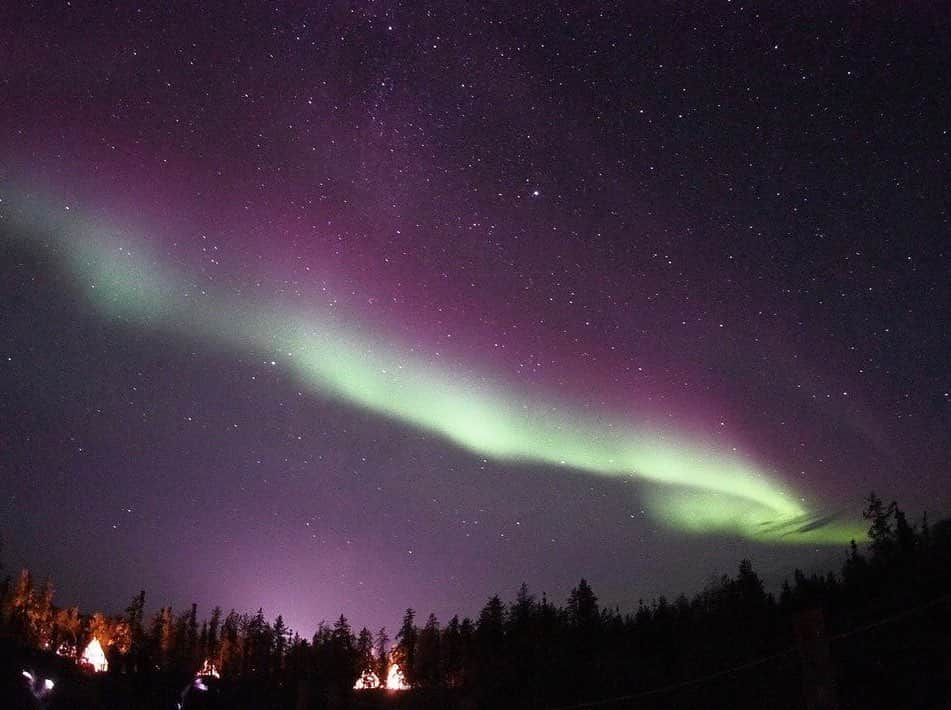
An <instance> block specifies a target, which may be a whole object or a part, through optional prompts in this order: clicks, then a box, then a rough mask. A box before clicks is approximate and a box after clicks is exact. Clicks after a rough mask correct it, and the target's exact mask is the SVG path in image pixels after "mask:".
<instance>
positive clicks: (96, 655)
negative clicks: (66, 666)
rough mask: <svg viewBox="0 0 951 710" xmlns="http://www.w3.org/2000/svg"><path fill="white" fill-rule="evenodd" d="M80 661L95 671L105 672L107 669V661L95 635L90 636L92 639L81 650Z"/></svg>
mask: <svg viewBox="0 0 951 710" xmlns="http://www.w3.org/2000/svg"><path fill="white" fill-rule="evenodd" d="M81 663H84V664H88V665H90V666H92V669H93V670H94V671H95V672H96V673H105V672H106V671H107V670H109V661H107V660H106V654H105V653H104V652H103V650H102V644H100V643H99V639H97V638H96V637H95V636H93V637H92V641H90V642H89V645H88V646H86V650H85V651H83V656H82V659H81Z"/></svg>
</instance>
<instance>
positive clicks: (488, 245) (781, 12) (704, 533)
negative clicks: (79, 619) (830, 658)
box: [0, 0, 951, 636]
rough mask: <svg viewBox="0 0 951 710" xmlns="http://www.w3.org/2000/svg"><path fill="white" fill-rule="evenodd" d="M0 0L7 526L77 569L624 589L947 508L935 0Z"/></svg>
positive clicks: (60, 567) (428, 594)
mask: <svg viewBox="0 0 951 710" xmlns="http://www.w3.org/2000/svg"><path fill="white" fill-rule="evenodd" d="M3 5H4V8H3V9H2V10H0V329H2V339H0V480H2V488H0V534H2V535H3V539H4V549H3V554H2V559H3V563H4V566H5V571H6V572H8V573H9V572H15V571H16V569H17V568H18V566H19V565H22V564H26V565H29V566H30V567H31V568H32V569H33V570H34V572H35V574H37V575H38V576H40V577H42V576H45V575H50V576H52V578H53V580H54V582H55V583H56V586H57V589H58V591H57V601H58V603H60V604H72V603H78V604H80V606H81V607H82V608H83V609H84V610H87V611H91V610H93V609H94V608H104V609H105V610H106V611H119V610H121V609H122V608H124V607H125V606H126V605H127V603H128V601H129V600H130V599H131V597H132V596H133V595H134V594H135V593H137V592H138V590H139V589H140V588H141V587H144V588H145V589H146V590H147V595H148V604H149V606H150V607H157V606H159V605H164V604H172V605H174V606H175V607H177V608H181V607H183V606H185V605H186V604H188V603H191V602H192V601H195V602H197V603H198V604H199V606H200V608H201V610H202V612H203V613H207V612H208V610H209V609H210V607H211V606H212V605H214V604H220V605H222V606H223V607H225V609H226V610H227V609H228V608H230V607H236V608H238V609H239V610H256V609H257V608H258V607H259V606H263V607H264V609H265V613H266V614H268V615H269V616H271V617H273V616H275V615H277V614H278V613H283V614H284V616H285V618H286V619H287V620H288V621H289V623H290V624H291V625H292V626H293V627H294V628H296V629H297V630H299V631H300V632H301V633H302V634H304V635H305V636H306V635H309V634H311V633H312V632H313V630H314V628H315V627H316V625H317V622H319V621H320V620H321V619H334V618H336V616H337V615H339V614H340V613H341V612H342V613H345V614H346V615H347V616H348V617H349V618H350V620H351V622H352V623H353V624H355V625H356V626H357V627H359V626H362V625H364V624H366V625H369V626H371V627H372V628H377V627H379V626H381V625H386V626H388V627H389V628H390V629H394V628H395V627H396V625H397V623H398V621H399V617H400V614H401V612H402V610H403V609H405V608H406V607H408V606H413V607H415V608H416V609H417V610H418V611H419V612H420V613H421V614H424V615H425V614H428V612H430V611H435V612H436V613H437V615H439V616H440V618H442V619H446V618H447V617H448V616H450V615H451V614H452V613H455V612H459V613H461V614H469V615H473V614H475V613H477V612H478V609H479V608H480V607H481V606H482V604H484V602H485V600H486V599H487V598H488V597H489V596H490V595H492V594H495V593H499V594H500V595H502V596H503V598H512V597H513V596H514V594H515V591H516V590H517V588H518V585H519V584H520V583H521V582H522V581H525V582H526V583H527V584H528V585H529V588H530V589H531V590H532V591H534V592H535V593H537V594H541V593H542V592H546V593H547V594H548V596H549V598H550V599H552V600H553V601H555V602H559V603H560V602H562V601H563V600H564V598H565V597H566V595H567V593H568V591H569V589H570V588H571V587H572V586H573V585H574V584H576V583H577V581H578V580H579V579H580V578H581V577H585V578H587V579H588V580H589V582H590V583H591V584H592V586H593V588H594V590H595V592H596V593H597V594H598V595H599V597H600V599H601V602H602V603H604V604H607V605H609V606H614V605H615V604H618V605H620V606H621V608H622V609H627V610H631V609H633V608H634V607H636V604H637V600H638V599H639V598H645V599H649V598H651V597H653V596H655V595H658V594H667V595H669V596H672V595H676V594H677V593H678V592H681V591H685V592H688V593H691V592H695V591H698V590H699V589H700V588H701V587H702V586H703V585H704V584H705V583H706V581H707V580H708V579H709V578H710V576H711V575H713V574H720V573H724V572H732V571H733V570H734V569H735V565H736V564H737V562H738V561H739V560H740V559H741V558H743V557H749V558H750V559H752V561H753V563H754V567H755V568H756V569H757V570H759V572H760V573H761V574H762V575H763V576H764V577H766V579H767V582H768V583H769V584H770V585H774V586H775V585H778V583H779V582H780V581H781V580H782V577H783V576H784V575H789V574H790V573H791V572H792V569H793V568H794V567H795V566H801V567H805V568H807V569H820V570H825V569H828V568H831V567H835V566H838V564H839V563H840V562H841V560H842V559H843V556H844V553H843V550H844V548H845V545H846V544H847V543H848V541H849V539H851V538H852V537H854V536H857V535H859V536H860V535H861V534H862V530H863V527H864V526H863V521H862V519H861V511H862V507H863V499H864V498H865V497H866V496H867V495H868V493H869V492H870V491H871V490H874V491H876V492H877V493H879V494H880V495H881V496H882V497H884V498H886V499H888V500H890V499H892V498H896V499H898V500H899V502H900V503H901V504H902V507H903V508H905V509H906V510H907V511H908V512H909V514H910V515H911V517H912V518H913V519H917V517H918V516H919V515H920V513H921V512H922V511H923V510H925V509H928V510H929V511H930V512H931V513H932V515H943V514H947V513H948V512H949V511H951V485H949V478H951V476H949V473H951V464H949V456H951V433H949V427H951V370H949V365H948V358H949V354H951V325H949V324H951V219H949V208H951V199H949V192H948V176H949V175H951V157H949V146H951V134H949V131H951V119H949V116H951V101H949V95H951V86H949V81H951V79H949V77H951V59H949V58H951V15H949V14H948V12H947V7H946V6H943V5H942V4H941V3H936V4H935V6H934V8H932V7H930V5H931V4H930V3H915V2H910V3H900V4H899V3H869V4H863V3H844V2H842V3H816V4H812V3H776V4H775V5H773V6H771V7H769V6H765V5H761V4H756V5H753V4H752V3H750V4H744V3H741V2H727V1H720V2H710V3H696V4H692V3H649V2H630V3H581V2H578V3H570V2H551V3H547V2H540V3H536V2H532V3H528V2H498V3H487V4H479V3H467V2H462V1H461V0H454V1H452V2H446V3H433V4H428V5H429V9H425V5H427V3H413V2H405V3H401V2H332V3H320V2H307V3H293V2H287V3H250V2H248V3H243V2H227V3H203V4H201V5H200V6H198V5H197V4H196V6H194V7H191V6H186V5H185V4H180V5H179V6H178V7H177V8H169V7H166V5H171V3H155V4H151V5H150V4H148V3H145V4H141V5H139V6H135V4H133V3H116V4H115V7H111V6H110V4H107V3H100V2H89V3H84V2H71V3H70V2H49V3H33V4H30V6H27V3H4V4H3ZM794 5H795V7H793V6H794Z"/></svg>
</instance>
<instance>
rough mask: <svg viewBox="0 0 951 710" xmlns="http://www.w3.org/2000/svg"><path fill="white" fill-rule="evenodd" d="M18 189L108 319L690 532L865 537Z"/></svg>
mask: <svg viewBox="0 0 951 710" xmlns="http://www.w3.org/2000/svg"><path fill="white" fill-rule="evenodd" d="M7 192H8V194H9V191H7ZM18 202H20V203H21V209H19V210H14V209H13V208H11V207H10V204H9V202H5V203H4V204H3V205H2V206H3V207H6V208H7V209H6V210H4V212H5V214H4V215H3V217H4V218H5V219H4V221H6V223H7V225H8V230H9V226H12V227H13V229H12V230H9V233H10V234H14V235H16V236H18V237H22V236H24V235H32V236H33V240H35V241H37V242H39V243H40V244H42V245H43V246H44V247H45V248H47V249H49V251H50V252H51V253H52V254H53V255H55V256H57V257H59V258H60V259H61V261H62V264H63V266H64V268H65V270H66V271H67V272H68V273H69V274H70V275H71V276H72V278H74V279H75V281H76V283H77V285H78V287H79V288H81V289H82V291H83V292H84V294H85V295H86V296H87V297H88V298H89V300H90V302H91V303H92V304H93V305H94V306H95V307H96V309H97V310H98V311H99V313H100V314H101V315H102V316H103V317H105V318H110V319H116V320H120V321H123V322H127V323H130V324H135V325H136V326H137V327H140V328H146V329H150V330H160V331H162V332H168V333H178V334H180V335H183V336H185V337H196V336H201V337H203V338H206V339H210V340H212V341H214V342H218V343H220V344H223V345H226V346H227V347H230V348H234V349H238V350H244V351H250V352H255V353H264V354H266V355H267V356H268V359H269V360H270V359H273V360H274V361H275V362H279V363H280V364H281V365H282V366H285V367H287V368H289V369H290V370H291V371H293V372H294V373H295V375H296V376H297V377H298V378H299V379H300V380H301V381H302V382H303V383H305V384H306V386H308V387H310V388H312V389H313V390H316V391H320V392H323V393H327V394H329V395H331V396H334V397H336V398H338V399H340V400H342V401H345V402H348V403H350V404H352V405H356V406H359V407H363V408H365V409H367V410H370V411H373V412H376V413H379V414H381V415H384V416H387V417H391V418H394V419H397V420H399V421H402V422H405V423H407V424H410V425H412V426H414V427H417V428H419V429H422V430H425V431H429V432H433V433H435V434H438V435H440V436H442V437H444V438H445V439H447V440H449V441H451V442H452V443H454V444H456V445H458V446H460V447H462V448H464V449H467V450H469V451H471V452H473V453H475V454H478V455H480V456H484V457H487V458H492V459H495V460H499V461H511V462H525V463H531V462H535V463H541V464H546V465H549V466H551V467H553V468H564V469H568V470H575V471H582V472H585V473H588V474H594V475H600V476H607V477H615V478H621V477H633V478H636V479H640V480H641V481H642V482H644V483H645V484H646V485H645V489H646V490H645V495H646V496H647V499H648V502H647V510H648V512H649V513H650V514H651V516H652V517H653V518H654V519H656V520H657V521H659V522H662V523H664V524H666V525H668V526H670V527H673V528H676V529H679V530H682V531H686V532H691V533H721V534H735V535H741V536H743V537H746V538H749V539H752V540H756V541H759V542H773V543H776V542H783V543H800V544H841V543H844V542H848V541H849V540H851V539H856V540H862V539H864V538H865V536H866V529H865V527H864V526H862V525H861V523H860V522H848V521H843V520H839V519H837V516H827V517H823V516H822V515H821V514H820V513H817V512H816V511H812V510H809V509H807V508H806V507H805V506H804V504H803V503H802V499H801V498H800V497H799V496H798V495H797V494H796V493H794V492H793V491H791V490H789V489H788V488H786V487H785V486H784V485H783V484H782V483H781V482H779V481H777V480H775V477H771V476H770V475H768V474H767V472H766V471H764V470H762V468H761V467H758V466H757V465H755V464H754V463H752V462H750V461H747V460H745V459H744V458H743V457H741V456H738V455H737V454H735V453H732V452H729V453H728V452H725V451H722V450H718V449H717V448H715V447H713V446H711V445H707V444H704V443H697V442H695V441H694V442H692V441H687V440H686V439H685V438H684V437H678V436H677V435H675V434H673V433H669V432H664V431H660V430H655V429H652V428H649V427H633V426H631V424H630V423H627V422H623V421H614V420H612V419H611V418H609V417H598V416H595V415H591V414H590V413H585V414H582V413H579V412H576V411H570V409H569V408H566V407H561V406H555V405H553V404H551V403H550V402H545V401H542V400H534V399H529V398H522V397H519V395H518V393H515V392H511V391H510V390H509V389H508V388H504V387H502V386H500V385H498V384H493V383H492V382H490V381H489V380H487V379H486V378H483V377H479V376H477V375H473V374H472V373H471V372H466V371H462V370H463V368H461V367H459V368H452V367H449V366H446V365H445V364H443V363H442V362H440V361H439V360H438V359H436V358H426V357H424V356H422V355H420V354H419V353H416V352H414V351H412V350H411V349H409V348H401V347H399V346H398V345H397V344H394V343H392V342H389V341H384V340H382V339H380V338H378V337H373V336H372V335H370V334H368V333H365V332H361V331H360V329H359V328H358V327H355V326H354V325H353V324H348V323H341V322H340V319H339V317H338V316H336V315H334V314H328V313H323V312H318V311H317V309H313V310H308V312H307V313H294V312H293V311H292V310H291V309H289V308H287V307H286V306H280V305H278V306H274V307H270V308H269V307H260V306H253V305H251V304H250V303H249V302H247V301H242V300H241V299H240V298H235V297H232V296H230V295H228V294H227V293H226V290H225V289H218V290H217V291H213V290H209V289H208V288H207V287H203V290H202V289H198V288H195V287H194V286H191V287H189V280H188V279H186V278H184V277H183V275H182V274H178V273H175V271H174V270H173V269H171V268H170V267H168V266H164V265H163V264H162V263H161V262H160V261H159V260H157V259H155V258H154V257H153V256H151V255H148V254H147V253H146V251H147V247H146V245H147V241H146V240H144V239H134V240H130V239H129V238H128V237H123V236H121V235H120V234H119V230H117V229H115V228H114V227H113V228H109V227H106V226H101V225H97V224H95V223H94V222H93V221H91V220H89V219H85V218H81V217H78V216H77V215H76V212H75V211H72V212H70V213H68V214H69V219H68V220H59V219H55V218H53V217H52V216H51V215H52V211H51V210H49V209H42V208H40V207H38V206H37V203H36V202H35V201H33V200H30V199H25V200H22V201H21V200H18ZM11 217H12V219H11ZM129 244H134V247H133V248H128V246H127V245H129Z"/></svg>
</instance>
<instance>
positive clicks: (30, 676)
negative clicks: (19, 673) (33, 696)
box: [23, 671, 33, 683]
mask: <svg viewBox="0 0 951 710" xmlns="http://www.w3.org/2000/svg"><path fill="white" fill-rule="evenodd" d="M23 677H24V678H26V679H27V680H28V681H30V682H31V683H32V682H33V674H32V673H30V672H29V671H23Z"/></svg>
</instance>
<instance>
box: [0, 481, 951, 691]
mask: <svg viewBox="0 0 951 710" xmlns="http://www.w3.org/2000/svg"><path fill="white" fill-rule="evenodd" d="M865 516H866V518H867V520H868V522H869V539H868V544H867V545H863V546H861V547H860V546H858V545H856V544H855V543H854V542H853V543H852V545H851V547H850V548H849V549H848V550H847V551H846V552H845V559H844V563H843V565H842V569H841V571H840V572H839V573H834V572H829V573H827V574H822V575H819V574H812V575H808V576H807V575H806V574H803V573H802V572H801V571H798V570H797V571H796V572H795V574H794V576H793V578H792V580H787V581H786V582H784V583H783V585H782V589H781V591H780V593H779V595H778V597H776V596H774V595H772V594H770V593H768V592H767V591H766V590H765V588H764V583H763V580H762V579H760V577H759V576H758V575H757V573H756V572H755V570H754V569H753V567H752V565H751V564H750V563H749V561H743V562H741V563H740V564H739V567H738V569H737V571H736V573H735V575H733V576H729V575H723V576H722V577H720V578H719V579H715V580H711V581H710V582H709V584H708V585H707V586H706V588H705V589H703V590H702V591H701V592H700V593H698V594H696V595H695V596H693V597H692V598H688V597H687V596H685V595H681V596H679V597H677V598H676V599H673V600H668V599H666V598H664V597H660V598H659V599H656V600H653V601H651V602H650V603H641V605H640V606H639V607H638V608H637V609H636V610H635V611H633V612H622V611H620V610H618V609H609V608H604V607H602V606H601V605H600V604H599V600H598V597H597V595H596V594H595V592H594V590H593V589H592V588H591V586H590V585H589V584H588V583H587V582H586V581H585V580H584V579H582V580H581V581H580V582H579V583H578V585H577V586H576V587H575V588H574V589H573V590H571V593H570V594H569V596H568V598H567V600H566V601H565V603H564V604H563V605H558V604H556V603H554V602H552V601H551V600H549V599H547V598H545V597H544V596H542V597H541V598H538V597H536V596H535V595H533V594H532V593H531V591H530V590H529V589H528V587H527V586H526V585H524V584H523V585H522V587H521V589H520V590H519V592H518V594H517V596H516V597H515V599H514V600H512V601H510V602H508V603H506V602H503V601H502V600H501V599H500V598H499V597H498V596H494V597H492V598H491V599H489V600H488V602H487V603H486V605H485V607H484V608H483V609H482V610H481V611H480V612H479V614H478V616H477V618H475V619H470V618H462V619H460V618H459V617H458V616H454V617H452V618H451V619H448V620H446V621H443V622H441V621H440V620H438V619H437V618H436V617H435V616H433V615H429V616H428V618H425V619H423V618H421V617H419V616H417V614H416V613H415V612H414V610H412V609H408V610H407V611H406V613H405V615H404V617H403V619H402V623H401V625H400V626H399V628H397V629H395V630H394V632H393V633H392V636H391V635H390V634H388V633H387V631H386V630H385V629H379V630H376V631H375V632H374V631H371V630H369V629H366V628H364V629H361V630H359V631H357V632H355V631H354V629H352V628H351V626H350V624H349V623H348V621H347V619H346V618H344V617H343V616H341V617H340V618H339V619H337V621H336V622H334V623H333V624H332V625H323V624H321V626H320V627H319V628H318V629H317V631H316V633H314V634H313V635H312V636H308V637H302V636H301V635H299V634H298V633H295V632H293V631H291V630H290V629H288V628H287V626H286V625H285V623H284V621H283V619H282V617H280V616H278V617H277V618H276V619H275V620H274V621H269V620H268V619H266V618H265V615H264V612H263V610H261V609H259V610H258V611H257V613H254V614H241V613H237V612H236V611H234V610H231V611H229V612H228V613H225V612H224V611H223V610H222V609H221V608H215V609H214V610H213V611H212V613H211V615H210V617H208V618H206V619H199V617H198V612H197V608H196V607H195V605H192V606H191V607H190V608H188V609H185V610H182V611H178V612H176V611H173V610H172V609H171V608H170V607H163V608H161V609H159V610H158V611H157V612H155V613H154V614H151V615H147V613H146V593H145V592H144V591H143V592H140V593H139V594H137V595H135V597H133V599H132V600H131V602H130V603H129V605H128V607H127V608H126V609H125V611H124V612H123V613H121V614H117V615H113V616H107V615H104V614H102V613H99V612H97V613H94V614H90V615H86V614H82V613H80V612H79V610H78V609H76V608H75V607H72V608H59V607H57V606H55V605H54V603H53V586H52V584H51V583H50V582H49V581H46V582H44V583H42V584H37V583H36V582H35V581H34V580H33V578H32V577H31V575H30V573H29V571H27V570H24V571H23V572H22V573H21V574H20V575H19V577H16V578H10V577H7V578H6V580H5V581H4V582H3V583H2V586H0V640H2V647H0V653H2V658H0V661H2V670H3V679H2V683H3V685H2V691H3V696H2V698H0V699H3V698H5V699H7V700H5V701H4V702H3V703H0V704H2V705H3V706H4V707H40V706H41V705H42V706H43V707H51V708H54V707H107V708H174V707H228V708H295V709H300V710H304V709H309V708H339V707H357V708H377V707H400V708H476V707H478V708H498V707H520V708H521V707H524V708H558V707H618V708H620V707H629V708H710V707H730V708H763V707H770V708H774V709H782V708H823V709H825V708H886V707H887V708H890V709H893V708H948V707H951V705H949V698H951V520H944V521H941V522H940V523H937V524H935V525H929V524H928V521H927V518H926V517H925V518H923V519H922V520H921V521H920V522H919V523H917V524H911V523H909V521H908V520H907V518H906V516H905V514H904V513H903V512H902V511H901V510H900V509H899V508H898V506H897V505H895V504H894V503H891V504H886V503H885V502H883V501H882V500H880V499H879V498H877V497H876V496H875V495H872V496H870V497H869V499H868V505H867V508H866V511H865ZM93 637H95V638H97V639H98V640H99V642H100V643H101V645H102V647H103V648H104V649H105V654H106V657H107V659H108V662H109V669H108V671H107V672H105V673H92V672H91V671H90V670H89V669H83V668H81V667H80V665H79V664H77V662H76V658H77V656H78V655H80V654H81V653H82V651H83V649H84V648H85V646H86V644H87V643H88V642H89V641H90V640H91V639H92V638H93ZM393 665H398V667H399V669H400V670H401V672H402V675H403V678H404V679H405V681H406V683H407V684H408V685H409V686H410V689H409V690H405V691H399V692H394V691H387V690H385V689H373V690H355V689H354V685H355V684H356V683H357V682H358V680H359V679H361V678H365V679H367V680H368V681H369V683H370V684H373V682H374V681H375V679H384V680H385V679H386V678H387V675H388V673H389V672H390V667H391V666H393ZM212 667H214V668H215V669H216V670H217V671H220V678H216V677H212V675H211V672H210V669H211V668H212ZM23 670H27V671H28V672H29V673H30V674H31V676H34V677H35V678H41V677H42V678H51V679H52V678H55V679H56V680H55V687H54V688H52V689H51V690H50V691H49V692H48V693H46V695H45V697H44V698H41V699H37V698H36V697H34V695H43V692H39V691H37V692H35V693H32V694H31V692H30V691H31V690H34V688H33V686H30V685H29V684H28V683H27V679H26V677H25V676H24V675H23ZM196 674H197V678H198V679H200V680H196ZM35 682H40V681H35ZM44 703H45V704H44Z"/></svg>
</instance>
